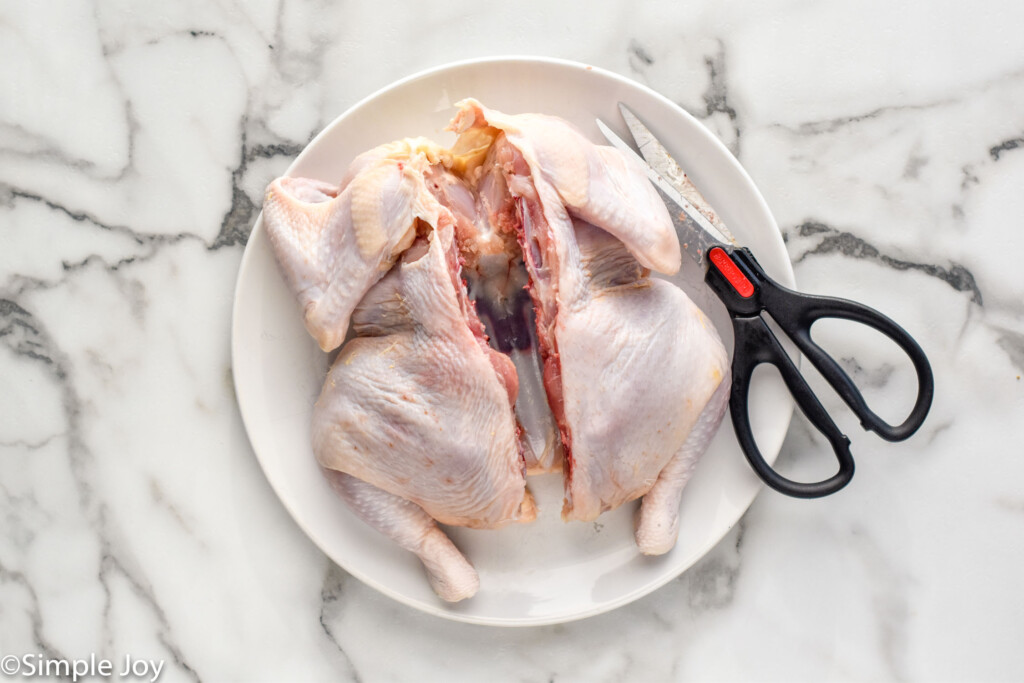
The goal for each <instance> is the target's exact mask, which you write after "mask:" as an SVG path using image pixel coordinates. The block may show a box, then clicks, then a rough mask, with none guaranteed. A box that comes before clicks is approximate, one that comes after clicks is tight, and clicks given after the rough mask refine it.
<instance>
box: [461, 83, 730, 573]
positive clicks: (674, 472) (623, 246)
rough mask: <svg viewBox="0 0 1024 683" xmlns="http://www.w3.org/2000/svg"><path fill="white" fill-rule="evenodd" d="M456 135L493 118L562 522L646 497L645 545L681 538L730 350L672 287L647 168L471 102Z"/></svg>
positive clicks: (676, 261) (534, 120)
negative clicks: (556, 434) (533, 317)
mask: <svg viewBox="0 0 1024 683" xmlns="http://www.w3.org/2000/svg"><path fill="white" fill-rule="evenodd" d="M453 125H454V127H455V128H456V130H460V131H462V130H468V129H472V128H477V127H482V126H489V127H494V128H498V129H500V130H501V131H502V133H503V134H502V135H500V136H498V137H497V139H496V140H495V142H494V148H495V150H494V159H495V161H494V163H496V164H497V165H499V166H500V167H501V168H502V170H503V172H504V174H505V177H506V179H507V185H508V190H509V193H510V196H511V197H512V198H513V204H514V206H515V211H516V214H517V219H518V235H519V240H520V243H521V245H522V251H523V254H524V258H525V262H526V266H527V270H528V271H529V274H530V287H531V294H532V296H533V299H534V304H535V306H536V310H537V332H538V336H539V340H540V348H541V353H542V356H543V361H544V370H543V374H544V386H545V389H546V392H547V396H548V401H549V404H550V406H551V410H552V412H553V414H554V416H555V418H556V420H557V423H558V425H559V429H560V432H561V438H562V442H563V446H564V449H565V458H566V464H565V468H564V469H565V504H564V507H563V511H562V515H563V518H565V519H566V520H573V519H575V520H593V519H594V518H596V517H597V516H598V515H599V514H600V513H601V512H603V511H605V510H609V509H612V508H615V507H617V506H619V505H621V504H622V503H625V502H627V501H630V500H634V499H636V498H638V497H640V496H644V495H645V494H646V495H647V497H648V500H645V501H644V502H643V503H642V506H641V512H640V514H639V516H638V523H637V536H636V538H637V543H638V545H639V547H640V549H641V551H642V552H645V553H648V554H660V553H664V552H666V551H667V550H669V549H670V548H671V547H672V545H674V543H675V539H676V533H677V530H678V507H679V500H680V495H681V493H682V488H683V485H684V484H685V482H686V480H687V479H688V478H689V476H690V474H691V473H692V471H693V467H694V465H695V464H696V462H697V459H698V458H699V457H700V455H701V454H702V453H703V452H704V450H705V449H706V447H707V445H708V443H709V442H710V440H711V437H712V436H713V435H714V433H715V431H716V429H717V426H718V424H719V422H720V421H721V418H722V416H723V414H724V410H725V407H726V398H727V395H728V394H727V387H728V381H727V380H728V373H729V369H728V359H727V355H726V351H725V348H724V347H723V345H722V342H721V340H720V339H719V337H718V334H717V333H716V331H715V329H714V328H713V326H712V325H711V323H710V321H709V320H708V319H707V317H706V316H705V315H704V314H703V313H702V312H701V311H700V309H699V308H697V306H696V305H694V304H693V302H692V301H690V299H689V298H688V297H687V296H686V295H685V294H684V293H683V292H682V290H680V289H679V288H677V287H675V286H674V285H672V284H670V283H668V282H665V281H662V280H657V279H651V278H650V277H648V274H649V270H648V269H649V268H653V269H655V270H658V271H660V272H663V273H673V272H675V271H676V270H677V269H678V268H679V265H680V249H679V242H678V238H677V237H676V234H675V231H674V229H673V226H672V223H671V220H670V219H669V216H668V213H667V210H666V208H665V205H664V204H663V203H662V201H661V199H660V198H659V197H658V195H657V193H656V191H655V190H654V188H653V187H652V186H651V185H650V183H649V182H648V181H647V179H646V177H645V175H644V173H643V170H642V169H640V168H638V167H637V166H635V165H634V162H632V161H631V160H629V159H627V158H626V157H625V156H623V155H621V154H620V153H619V152H618V151H617V150H614V149H612V148H610V147H599V146H596V145H593V144H592V143H590V142H589V141H588V140H586V139H585V138H584V137H583V136H582V134H580V133H579V132H578V131H576V130H575V129H574V128H572V127H571V126H569V125H568V124H567V123H566V122H565V121H563V120H561V119H556V118H553V117H547V116H540V115H532V114H528V115H519V116H506V115H503V114H500V113H498V112H494V111H492V110H488V109H485V108H483V107H482V106H481V105H479V103H477V102H475V101H472V100H470V101H467V102H465V103H464V104H463V108H462V110H461V111H460V113H459V115H458V116H457V117H456V120H455V122H454V124H453Z"/></svg>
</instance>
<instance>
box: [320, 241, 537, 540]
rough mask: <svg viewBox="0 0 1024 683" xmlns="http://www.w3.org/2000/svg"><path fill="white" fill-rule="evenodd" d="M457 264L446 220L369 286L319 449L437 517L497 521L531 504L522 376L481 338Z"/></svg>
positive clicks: (328, 400)
mask: <svg viewBox="0 0 1024 683" xmlns="http://www.w3.org/2000/svg"><path fill="white" fill-rule="evenodd" d="M458 268H459V266H458V252H457V250H456V249H455V244H454V241H453V233H452V228H451V226H450V225H446V224H442V225H441V226H440V227H438V228H437V229H435V230H434V231H433V232H431V233H430V235H429V238H419V239H418V240H417V241H416V243H415V244H414V245H413V246H412V247H411V248H410V249H409V250H408V251H406V252H405V254H404V255H403V256H402V259H401V261H400V262H399V263H398V265H396V266H395V267H394V268H393V269H392V270H391V271H390V272H389V273H388V274H387V275H386V276H385V277H384V278H383V279H382V280H381V281H380V282H378V283H377V284H376V285H375V286H374V287H373V288H372V289H370V291H369V292H368V293H367V294H366V296H365V297H364V298H363V300H362V301H361V302H360V304H359V307H358V308H357V309H356V311H355V312H354V313H353V316H352V322H353V331H354V334H355V338H353V339H352V340H350V341H349V342H348V343H346V344H345V346H344V347H342V350H341V353H340V354H339V355H338V358H337V359H336V360H335V362H334V365H333V366H332V367H331V370H330V372H329V373H328V375H327V381H326V382H325V384H324V388H323V391H322V392H321V394H320V398H319V399H318V400H317V403H316V406H314V408H313V451H314V453H315V454H316V457H317V459H318V460H319V462H320V464H321V465H323V466H324V467H327V468H329V469H333V470H338V471H341V472H346V473H348V474H351V475H353V476H355V477H358V478H359V479H361V480H363V481H365V482H368V483H370V484H373V485H374V486H376V487H378V488H380V489H383V490H385V491H388V492H390V493H393V494H395V495H398V496H401V497H402V498H404V499H406V500H409V501H411V502H413V503H415V504H416V505H418V506H420V507H421V508H423V509H424V510H425V511H426V512H427V514H429V515H430V516H431V517H432V518H434V519H436V520H437V521H439V522H441V523H444V524H454V525H459V526H468V527H476V528H496V527H500V526H502V525H504V524H506V523H508V522H511V521H516V520H522V519H523V518H524V514H523V513H524V511H526V512H529V511H531V510H532V502H529V501H528V496H527V494H526V490H525V471H524V467H523V460H522V456H521V454H520V450H519V441H518V436H517V433H516V423H515V417H514V416H513V414H512V402H513V401H514V400H515V396H516V391H517V381H516V375H515V369H514V368H513V367H512V363H511V361H509V359H508V358H507V357H505V356H504V355H502V354H500V353H498V352H497V351H494V350H493V349H491V348H490V347H489V346H487V344H486V341H485V340H484V339H483V328H482V327H481V326H480V323H479V321H477V320H476V317H475V315H474V314H473V312H472V305H471V304H470V302H469V301H468V299H467V298H466V296H465V292H464V290H463V289H462V283H461V280H460V279H459V277H458ZM524 502H526V505H525V506H524ZM521 508H522V509H521Z"/></svg>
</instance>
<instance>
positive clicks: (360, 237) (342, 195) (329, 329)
mask: <svg viewBox="0 0 1024 683" xmlns="http://www.w3.org/2000/svg"><path fill="white" fill-rule="evenodd" d="M364 161H365V162H364V163H362V164H360V165H358V166H357V168H356V172H354V173H353V172H350V174H349V176H347V177H346V178H345V180H344V181H343V182H342V184H341V185H331V184H330V183H325V182H321V181H318V180H309V179H307V178H278V179H277V180H275V181H274V182H272V183H271V184H270V187H269V188H267V194H266V198H265V199H264V202H263V218H264V221H265V224H266V227H267V236H268V237H269V238H270V244H271V246H272V247H273V249H274V254H275V256H276V257H277V262H278V265H280V267H281V272H282V273H283V274H284V276H285V279H286V280H287V281H288V285H289V287H291V289H292V291H293V292H294V293H295V294H296V296H297V297H298V299H299V304H300V305H301V306H302V310H303V314H304V316H305V322H306V329H307V330H309V333H310V334H311V335H312V336H313V338H314V339H316V340H317V342H318V343H319V344H320V348H321V349H323V350H324V351H331V350H333V349H336V348H337V347H338V346H340V345H341V343H342V341H344V339H345V333H346V331H347V330H348V325H349V316H350V315H351V314H352V310H353V309H354V308H355V307H356V304H358V303H359V300H360V299H362V297H363V295H364V294H366V291H367V290H368V289H369V288H370V287H371V286H372V285H373V283H375V282H377V281H378V280H379V279H380V278H381V277H383V276H384V273H386V272H387V271H388V268H390V267H391V265H392V264H393V263H394V262H395V260H396V259H397V258H398V257H399V255H401V253H402V252H403V251H405V249H407V248H408V247H409V245H410V244H412V241H413V238H415V236H416V221H417V219H423V220H425V221H427V222H428V223H435V222H436V221H437V213H436V210H437V203H436V202H424V201H423V199H424V198H425V197H427V198H429V197H430V195H429V194H428V193H427V192H426V189H425V185H424V181H423V170H424V168H425V167H426V166H427V164H428V162H427V160H426V159H425V158H424V157H423V156H422V155H417V156H413V157H412V158H411V159H410V160H406V161H398V160H395V159H390V158H377V159H372V160H364Z"/></svg>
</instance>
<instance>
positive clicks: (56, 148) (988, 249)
mask: <svg viewBox="0 0 1024 683" xmlns="http://www.w3.org/2000/svg"><path fill="white" fill-rule="evenodd" d="M1022 25H1024V5H1021V4H1020V3H1017V2H1012V1H1008V0H1003V1H1001V2H992V3H985V4H984V5H981V6H975V7H972V8H970V9H968V8H967V6H966V5H964V4H963V3H953V2H936V3H923V2H918V3H889V2H883V1H881V0H877V1H869V0H858V1H857V2H849V3H807V2H802V1H796V0H790V1H781V0H780V1H777V2H759V3H740V2H714V1H712V0H701V1H699V2H692V3H685V5H682V4H679V3H674V2H657V3H656V2H651V3H638V2H610V3H607V4H602V5H600V9H598V6H597V5H594V4H592V3H580V2H574V3H551V2H537V1H534V0H530V1H528V2H519V3H505V4H501V5H496V6H494V7H490V6H488V5H485V4H478V5H473V6H469V5H463V6H452V7H450V8H446V7H443V6H441V5H439V4H436V3H434V4H429V5H420V6H414V5H413V4H412V3H409V5H408V6H406V5H402V4H398V3H388V2H379V3H338V4H337V5H334V4H331V3H318V2H316V3H315V2H300V1H297V0H287V1H284V0H278V1H273V0H266V1H260V2H252V3H245V4H242V3H237V2H226V1H219V0H218V1H216V2H197V1H191V2H182V3H156V2H116V1H112V0H111V1H107V0H102V1H101V2H96V3H84V2H73V1H68V2H54V3H20V4H16V5H15V4H12V3H7V4H6V5H5V6H4V7H3V8H2V9H0V655H2V656H7V655H11V654H14V655H16V656H18V657H23V656H26V655H30V656H31V655H33V653H34V654H36V655H38V661H42V660H44V659H68V660H72V659H83V658H84V659H88V658H89V657H90V656H91V655H93V656H96V657H105V658H108V659H110V660H112V661H113V662H114V665H115V667H117V669H116V670H115V675H114V676H113V677H115V678H116V673H117V670H119V669H120V668H123V661H124V658H125V656H126V655H130V656H131V657H133V658H135V659H139V660H143V661H144V660H154V661H162V662H164V665H163V668H162V670H161V673H160V680H162V681H177V680H209V681H219V680H267V681H273V680H351V681H391V680H394V681H406V680H408V681H412V680H417V681H418V680H446V681H478V680H515V681H536V682H545V681H551V682H555V681H557V682H559V683H561V682H564V681H620V680H621V681H657V680H689V679H697V680H712V679H726V680H745V679H750V680H823V679H835V680H868V679H870V680H905V679H909V680H1010V679H1019V678H1020V677H1021V676H1024V648H1021V646H1020V643H1021V642H1022V640H1024V590H1021V588H1020V580H1019V572H1020V570H1021V567H1022V566H1024V540H1022V539H1024V447H1022V443H1024V428H1022V425H1024V419H1022V418H1024V382H1022V381H1021V374H1022V373H1024V304H1022V301H1024V276H1022V274H1021V268H1020V267H1019V266H1018V265H1017V263H1016V262H1015V261H1004V260H1003V259H1004V258H1009V259H1014V258H1018V257H1019V256H1020V255H1021V254H1024V230H1021V229H1020V224H1021V220H1022V219H1021V216H1022V215H1024V192H1022V190H1021V188H1022V187H1024V115H1022V113H1021V112H1024V52H1022V51H1021V48H1020V27H1021V26H1022ZM512 53H525V54H542V55H548V56H553V57H563V58H569V59H575V60H579V61H582V62H586V63H589V64H593V65H596V66H600V67H604V68H607V69H610V70H612V71H616V72H619V73H621V74H624V75H626V76H629V77H631V78H634V79H636V80H638V81H640V82H642V83H645V84H647V85H649V86H651V87H652V88H654V89H656V90H658V91H660V92H662V93H663V94H665V95H666V96H668V97H670V98H671V99H673V100H674V101H676V102H678V103H679V104H680V105H681V106H683V107H684V108H686V109H687V110H688V111H690V112H691V113H693V114H694V115H695V116H697V117H698V118H700V119H701V120H702V121H703V122H704V123H705V124H706V125H707V126H708V127H710V128H711V130H712V131H714V132H715V133H716V134H717V135H718V136H720V137H721V139H722V140H723V141H724V142H725V143H726V144H727V145H728V146H729V148H730V149H731V150H732V151H733V152H734V153H735V154H736V156H737V157H738V158H739V160H740V161H741V163H743V165H744V166H745V167H746V169H747V170H748V171H749V173H750V174H751V176H752V177H753V178H754V180H755V182H756V183H757V184H758V186H759V187H760V189H761V191H762V193H763V194H764V196H765V198H766V199H767V201H768V204H769V205H770V206H771V207H772V210H773V212H774V214H775V216H776V218H777V220H778V223H779V225H780V227H781V229H782V231H783V235H784V237H785V239H786V243H787V247H788V249H789V252H790V256H791V258H792V260H793V262H794V267H795V271H796V278H797V282H798V284H799V286H800V287H801V288H802V289H804V290H806V291H810V292H820V293H840V292H841V293H843V294H844V295H846V296H848V297H850V298H854V299H858V300H860V301H863V302H865V303H867V304H869V305H872V306H875V307H878V308H881V309H882V310H884V311H885V312H887V313H888V314H890V315H891V316H893V317H894V318H896V319H897V320H900V321H901V322H902V323H903V324H904V325H905V326H906V327H907V328H908V329H909V330H911V331H912V333H913V334H914V335H915V336H916V337H917V338H918V340H919V341H920V342H921V343H922V345H923V346H924V347H925V349H926V350H927V352H928V354H929V356H930V358H931V360H932V363H933V366H934V368H935V371H936V396H935V403H934V406H933V409H932V413H931V415H930V417H929V419H928V422H927V423H926V424H925V426H924V428H923V429H922V430H921V432H920V433H919V434H918V435H917V436H915V437H914V438H913V439H912V440H910V441H908V442H905V443H902V444H888V443H886V442H883V441H881V440H879V439H877V438H875V437H873V436H870V435H867V434H865V433H863V432H862V431H861V430H860V429H859V427H858V425H857V424H856V420H855V419H854V418H852V417H850V416H848V415H846V414H844V413H842V411H840V410H839V407H840V405H839V402H838V399H835V398H830V399H829V400H828V402H827V405H828V407H829V408H835V409H836V411H837V413H840V414H841V415H842V416H843V419H841V420H840V426H841V427H843V428H844V429H845V430H846V431H847V432H848V433H849V434H851V436H852V438H853V439H854V444H855V454H856V456H857V458H858V464H859V470H858V475H857V477H856V478H855V480H854V483H853V484H852V485H851V486H850V487H849V488H848V489H846V490H844V491H843V492H841V493H840V494H839V495H836V496H833V497H830V498H826V499H823V500H819V501H813V502H808V501H798V500H791V499H787V498H784V497H782V496H780V495H776V494H773V493H770V492H768V493H762V494H761V495H760V496H759V497H758V498H757V500H756V501H755V502H754V505H753V506H752V507H751V508H750V510H749V511H748V513H747V514H746V515H745V517H744V518H743V520H742V521H741V523H740V524H739V525H738V526H737V527H736V528H735V529H734V530H733V531H732V532H730V534H729V535H728V536H727V537H726V538H725V539H724V540H723V541H722V542H721V543H720V544H718V546H716V547H715V548H714V549H713V550H712V551H711V552H710V553H709V554H708V555H707V556H706V557H705V558H704V559H703V560H701V561H700V562H699V563H698V564H697V565H696V566H694V567H693V568H692V569H691V570H690V571H688V572H686V573H685V574H684V575H682V576H681V577H680V578H678V579H677V580H675V581H672V582H671V583H670V584H668V585H667V586H665V587H664V588H662V589H660V590H658V591H656V592H655V593H653V594H651V595H649V596H647V597H645V598H643V599H641V600H639V601H637V602H635V603H633V604H631V605H629V606H627V607H625V608H622V609H619V610H617V611H614V612H611V613H608V614H605V615H602V616H598V617H593V618H590V619H586V620H583V621H579V622H574V623H570V624H564V625H560V626H551V627H540V628H529V629H513V630H509V629H498V628H487V627H476V626H470V625H465V624H459V623H454V622H448V621H445V620H440V619H437V618H435V617H431V616H427V615H424V614H421V613H419V612H416V611H413V610H411V609H409V608H407V607H404V606H403V605H401V604H399V603H396V602H394V601H392V600H391V599H389V598H387V597H384V596H382V595H380V594H378V593H376V592H375V591H374V590H372V589H370V588H368V587H366V586H364V585H363V584H361V583H360V582H359V581H357V580H355V579H354V578H352V577H350V576H348V575H347V574H346V573H345V572H344V571H343V570H341V569H340V568H338V567H337V566H335V565H333V564H332V563H331V562H330V561H328V560H327V559H326V558H325V556H324V555H323V554H322V553H321V552H320V551H319V550H317V548H316V547H315V546H314V545H313V544H312V543H311V542H310V541H309V540H307V538H306V537H305V536H304V535H303V533H302V532H301V531H300V530H299V529H298V527H297V526H296V525H295V524H294V523H293V522H292V520H291V518H290V517H289V516H288V513H287V512H286V511H285V509H284V508H283V507H282V506H281V505H280V503H279V502H278V500H277V498H276V497H275V495H274V494H273V492H272V491H271V489H270V486H269V485H268V483H267V481H266V479H265V478H264V476H263V474H262V472H261V470H260V468H259V466H258V464H257V462H256V459H255V457H254V455H253V452H252V450H251V448H250V445H249V442H248V440H247V438H246V434H245V431H244V429H243V427H242V423H241V419H240V417H239V413H238V409H237V407H236V404H235V397H234V394H233V390H232V376H231V359H230V354H229V339H230V312H231V304H232V298H233V290H234V282H235V277H236V274H237V271H238V265H239V260H240V258H241V255H242V252H243V249H244V246H245V242H246V238H247V236H248V232H249V230H250V228H251V226H252V223H253V221H254V219H255V217H256V214H257V212H258V206H259V203H260V201H261V196H262V190H263V188H264V186H265V185H266V183H267V182H268V181H269V180H270V179H271V178H272V177H274V176H275V175H277V174H279V173H280V172H281V171H283V169H284V168H285V167H286V166H287V165H288V163H289V162H290V161H291V159H293V158H294V156H295V155H296V154H297V153H298V152H299V151H300V150H301V149H302V148H303V146H304V145H305V144H306V142H308V140H309V139H310V138H311V137H312V136H313V135H314V134H316V133H317V132H318V131H319V130H320V129H321V128H322V127H323V126H324V125H326V123H328V122H329V121H330V120H331V119H333V118H334V117H335V116H337V115H338V114H339V113H341V112H342V111H344V110H345V109H346V108H347V107H348V106H350V105H351V104H353V103H354V102H356V101H358V100H359V99H361V98H363V97H364V96H366V95H368V94H369V93H371V92H373V91H374V90H376V89H377V88H379V87H381V86H383V85H385V84H387V83H389V82H391V81H393V80H395V79H397V78H399V77H402V76H404V75H407V74H409V73H411V72H414V71H418V70H420V69H423V68H425V67H428V66H432V65H436V64H441V63H444V62H448V61H452V60H456V59H464V58H468V57H476V56H484V55H489V54H512ZM858 360H859V361H860V362H861V363H862V367H861V368H859V369H858V372H857V375H858V378H859V379H860V381H862V383H863V384H864V386H865V387H867V393H868V396H869V398H871V397H875V399H876V400H879V401H880V402H882V403H883V404H886V405H889V403H891V404H892V405H894V406H898V405H899V401H898V400H897V399H899V396H900V391H901V390H902V389H906V387H893V386H892V382H890V381H889V380H890V378H891V377H892V376H893V375H894V373H893V366H892V365H891V362H890V360H889V357H888V356H886V355H885V352H884V350H878V351H875V350H873V349H872V350H871V351H866V352H865V353H864V354H863V355H862V356H861V355H858ZM907 391H909V389H908V390H907ZM891 396H896V398H891ZM905 398H906V397H905ZM822 447H823V444H822V442H821V440H820V438H819V437H818V436H817V435H816V433H814V432H813V431H812V430H810V429H809V428H808V426H807V423H806V422H805V421H804V420H803V419H802V418H800V417H796V418H794V420H793V423H792V426H791V428H790V431H789V435H788V437H787V440H786V442H785V444H784V447H783V453H782V456H781V458H782V460H781V462H783V463H785V466H787V467H790V468H792V470H793V471H811V469H812V468H813V462H812V461H813V458H812V456H811V454H813V453H815V452H818V451H820V450H821V448H822ZM139 663H141V662H139ZM25 672H26V670H24V669H23V671H22V673H25ZM144 678H145V677H140V680H141V679H144ZM0 680H4V675H3V674H0Z"/></svg>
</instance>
